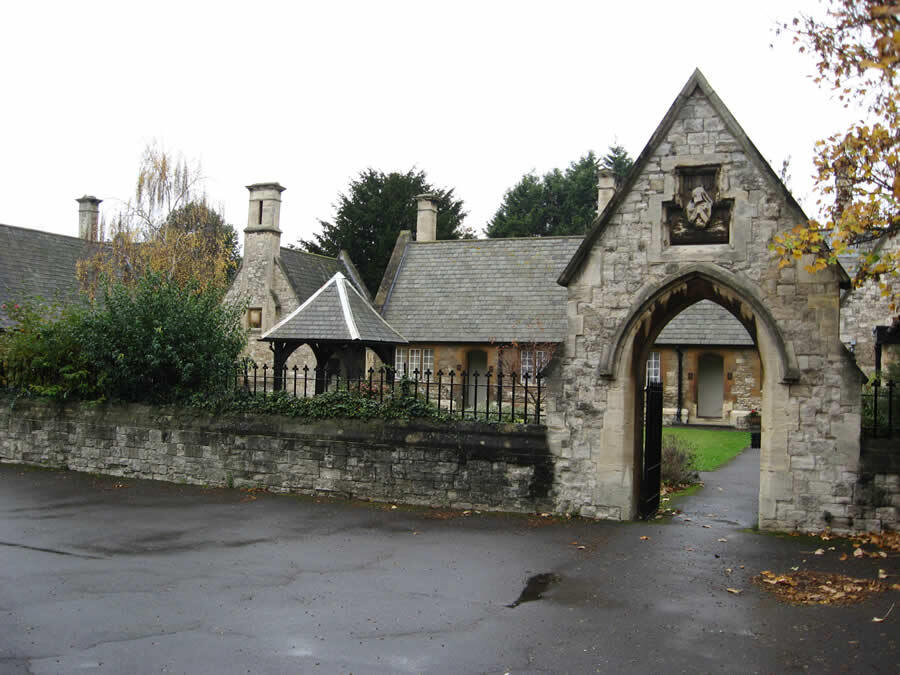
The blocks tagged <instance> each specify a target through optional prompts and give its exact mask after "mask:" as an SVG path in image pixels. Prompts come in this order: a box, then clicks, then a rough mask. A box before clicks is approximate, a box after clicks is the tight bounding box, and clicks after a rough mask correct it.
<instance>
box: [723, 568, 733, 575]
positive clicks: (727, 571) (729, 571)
mask: <svg viewBox="0 0 900 675" xmlns="http://www.w3.org/2000/svg"><path fill="white" fill-rule="evenodd" d="M733 571H734V570H733V569H731V568H730V567H726V568H725V574H731V573H732V572H733Z"/></svg>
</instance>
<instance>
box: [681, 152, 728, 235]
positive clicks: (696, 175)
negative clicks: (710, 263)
mask: <svg viewBox="0 0 900 675" xmlns="http://www.w3.org/2000/svg"><path fill="white" fill-rule="evenodd" d="M676 171H677V179H678V190H677V192H676V193H675V198H674V199H673V200H672V201H670V202H666V203H665V204H664V206H665V213H666V222H667V224H668V226H669V241H670V243H671V244H672V245H690V244H727V243H728V241H729V227H730V225H731V208H732V203H733V200H731V199H722V200H718V199H717V196H718V186H717V182H718V181H717V174H718V167H698V168H694V167H691V168H684V169H677V170H676Z"/></svg>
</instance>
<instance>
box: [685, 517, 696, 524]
mask: <svg viewBox="0 0 900 675" xmlns="http://www.w3.org/2000/svg"><path fill="white" fill-rule="evenodd" d="M693 520H694V519H693V518H685V519H684V522H686V523H690V522H692V521H693Z"/></svg>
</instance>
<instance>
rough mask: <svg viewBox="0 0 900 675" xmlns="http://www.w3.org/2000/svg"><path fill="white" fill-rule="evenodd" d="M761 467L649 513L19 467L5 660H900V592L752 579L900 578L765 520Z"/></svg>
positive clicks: (303, 669) (235, 667)
mask: <svg viewBox="0 0 900 675" xmlns="http://www.w3.org/2000/svg"><path fill="white" fill-rule="evenodd" d="M758 462H759V457H758V454H755V453H754V452H753V451H746V452H745V453H744V454H743V455H741V456H739V457H738V458H737V459H736V460H735V461H733V462H732V463H731V464H729V465H728V466H727V467H725V468H724V469H722V470H720V471H719V472H716V473H715V474H707V475H706V476H705V478H706V487H705V488H703V489H702V490H701V491H700V492H698V493H697V494H696V495H694V496H692V497H689V498H686V499H685V500H684V501H683V503H681V504H680V506H681V507H682V508H683V509H684V510H685V513H684V514H683V515H682V516H679V517H675V518H672V519H670V520H665V521H655V522H651V523H633V524H617V523H605V522H597V523H595V522H585V521H580V520H571V521H566V520H556V519H549V518H540V517H528V516H518V515H514V516H511V515H497V514H474V513H473V514H470V515H467V516H465V515H461V514H458V513H451V512H444V511H432V510H428V509H407V508H404V507H399V508H395V509H392V508H391V507H390V505H374V504H366V503H348V502H343V501H330V500H318V501H317V500H314V499H306V498H295V497H279V496H271V495H265V494H256V493H248V492H243V491H238V490H222V489H216V490H205V489H202V488H194V487H186V486H180V485H172V484H165V483H154V482H149V481H135V480H123V479H115V478H105V477H95V476H90V475H83V474H75V473H70V472H52V471H39V470H32V469H25V468H23V467H18V466H10V465H3V466H0V672H2V673H82V672H85V673H92V672H99V673H160V672H162V673H317V672H321V673H342V672H343V673H369V672H400V673H408V672H413V673H416V672H437V673H479V672H487V673H507V672H510V673H540V672H552V673H562V672H572V673H587V672H601V673H607V672H637V673H643V672H647V673H649V672H667V673H668V672H691V673H695V672H728V673H734V672H761V673H781V672H842V671H847V672H863V671H865V672H890V673H895V672H898V670H900V654H898V645H897V642H898V638H900V629H898V624H897V621H898V620H900V608H898V609H896V610H895V611H894V612H893V613H892V614H891V615H890V616H889V617H888V618H887V619H886V620H885V621H884V622H881V623H875V622H873V621H872V618H873V617H874V616H883V615H884V614H885V612H887V610H888V609H889V607H890V606H891V604H892V603H893V602H896V601H898V600H900V597H898V596H900V593H897V592H892V591H889V592H887V593H882V594H879V595H876V596H873V597H872V598H870V599H868V600H866V601H865V602H863V603H861V604H859V605H854V606H850V607H830V606H825V607H822V606H816V607H796V606H789V605H784V604H780V603H779V602H777V601H776V600H775V599H774V598H772V597H771V596H769V595H768V594H766V593H764V592H762V591H761V590H760V589H758V588H757V587H755V586H754V585H752V584H751V583H750V577H751V576H753V575H755V574H757V573H758V572H759V571H760V570H763V569H770V570H775V571H788V570H789V569H790V568H791V567H792V566H797V567H801V568H811V569H821V570H828V571H837V572H843V573H849V574H852V575H855V576H865V577H873V576H874V575H875V574H876V573H877V569H878V568H887V571H888V572H889V573H890V574H893V575H898V574H900V563H898V558H897V557H891V558H888V559H886V560H881V561H876V560H872V559H864V560H856V559H853V558H852V557H851V559H850V560H847V561H840V560H839V559H838V555H839V553H840V551H841V549H840V547H838V549H837V550H835V551H828V552H827V553H826V555H822V556H814V555H812V550H813V549H814V548H815V547H817V546H819V545H820V544H818V543H816V541H812V540H809V539H807V538H796V537H775V536H772V535H760V534H756V533H754V532H752V531H749V530H747V529H746V528H747V527H748V526H750V525H752V522H753V516H754V513H755V508H756V503H755V502H756V490H757V487H756V483H757V481H758V466H759V464H758ZM704 526H706V527H704ZM642 537H646V539H642ZM721 539H725V540H726V541H720V540H721ZM727 570H731V571H730V572H728V571H727ZM538 575H543V576H538ZM535 577H536V579H535V580H533V581H532V583H531V585H530V586H529V585H528V580H529V579H532V578H535ZM893 578H894V580H895V581H896V580H898V577H893ZM545 586H546V588H544V587H545ZM727 588H734V589H736V590H740V591H741V593H740V594H739V595H734V594H732V593H729V592H728V591H727V590H726V589H727ZM523 591H525V592H524V594H523ZM538 595H540V596H541V597H539V598H538V597H536V596H538ZM517 601H518V602H517ZM510 605H512V606H510Z"/></svg>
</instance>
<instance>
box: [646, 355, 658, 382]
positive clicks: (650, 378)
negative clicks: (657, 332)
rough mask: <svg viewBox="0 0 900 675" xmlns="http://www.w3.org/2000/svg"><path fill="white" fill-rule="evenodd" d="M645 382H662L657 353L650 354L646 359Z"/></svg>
mask: <svg viewBox="0 0 900 675" xmlns="http://www.w3.org/2000/svg"><path fill="white" fill-rule="evenodd" d="M647 382H648V383H649V382H662V378H661V377H660V370H659V352H650V358H648V359H647Z"/></svg>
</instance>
